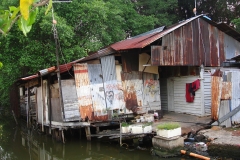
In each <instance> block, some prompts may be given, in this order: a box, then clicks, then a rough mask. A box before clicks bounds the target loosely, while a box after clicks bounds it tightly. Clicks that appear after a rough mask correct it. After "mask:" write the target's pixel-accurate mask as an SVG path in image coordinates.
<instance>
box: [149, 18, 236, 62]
mask: <svg viewBox="0 0 240 160" xmlns="http://www.w3.org/2000/svg"><path fill="white" fill-rule="evenodd" d="M239 46H240V43H239V42H238V41H236V40H235V39H233V38H232V37H230V36H228V35H226V34H225V33H223V32H222V31H220V30H219V29H217V28H216V27H214V26H212V25H210V24H209V23H207V22H206V21H204V20H202V19H195V20H193V21H191V22H189V23H188V24H186V25H184V26H182V27H180V28H178V29H176V30H174V31H172V32H170V33H169V34H167V35H165V36H163V37H162V46H161V47H160V46H152V64H153V65H160V66H176V65H182V66H184V65H185V66H186V65H188V66H200V65H201V64H204V65H205V66H220V65H221V64H222V62H223V61H225V59H226V58H228V57H231V56H232V55H233V54H235V55H236V54H240V47H239ZM232 57H233V56H232Z"/></svg>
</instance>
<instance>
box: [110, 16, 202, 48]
mask: <svg viewBox="0 0 240 160" xmlns="http://www.w3.org/2000/svg"><path fill="white" fill-rule="evenodd" d="M201 16H202V15H199V16H196V17H193V18H190V19H187V20H185V21H182V22H180V23H178V24H176V25H174V26H173V27H170V28H168V29H166V30H163V31H161V32H155V33H154V32H153V33H151V32H150V34H143V36H141V37H138V36H136V37H137V38H132V39H126V40H123V41H120V42H117V43H114V44H112V45H111V47H112V48H113V49H114V50H117V51H120V50H127V49H135V48H144V47H146V46H147V45H149V44H151V43H152V42H154V41H156V40H157V39H159V38H161V37H163V36H164V35H166V34H168V33H170V32H172V31H174V30H175V29H177V28H179V27H181V26H183V25H185V24H187V23H189V22H191V21H193V20H194V19H197V18H199V17H201Z"/></svg>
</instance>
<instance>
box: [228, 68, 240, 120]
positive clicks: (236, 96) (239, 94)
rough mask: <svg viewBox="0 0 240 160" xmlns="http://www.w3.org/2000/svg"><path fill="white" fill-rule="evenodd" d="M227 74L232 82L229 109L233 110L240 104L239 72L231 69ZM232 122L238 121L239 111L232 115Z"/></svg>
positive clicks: (239, 118) (239, 117)
mask: <svg viewBox="0 0 240 160" xmlns="http://www.w3.org/2000/svg"><path fill="white" fill-rule="evenodd" d="M228 76H230V77H231V82H232V100H231V110H233V109H235V108H237V107H238V106H239V105H240V72H239V71H232V72H231V73H229V74H228ZM232 122H233V123H240V112H238V113H236V114H235V115H234V116H232Z"/></svg>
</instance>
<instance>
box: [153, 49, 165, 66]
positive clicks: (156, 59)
mask: <svg viewBox="0 0 240 160" xmlns="http://www.w3.org/2000/svg"><path fill="white" fill-rule="evenodd" d="M162 51H163V49H162V46H151V57H152V58H151V64H152V65H156V66H157V65H159V64H163V52H162Z"/></svg>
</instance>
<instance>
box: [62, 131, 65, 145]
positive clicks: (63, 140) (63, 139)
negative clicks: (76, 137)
mask: <svg viewBox="0 0 240 160" xmlns="http://www.w3.org/2000/svg"><path fill="white" fill-rule="evenodd" d="M62 142H63V143H65V138H64V131H63V130H62Z"/></svg>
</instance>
